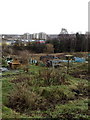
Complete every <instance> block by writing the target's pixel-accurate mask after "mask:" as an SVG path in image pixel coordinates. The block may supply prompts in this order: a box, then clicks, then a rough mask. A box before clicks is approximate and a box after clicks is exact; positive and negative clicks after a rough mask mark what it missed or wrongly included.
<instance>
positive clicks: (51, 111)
mask: <svg viewBox="0 0 90 120" xmlns="http://www.w3.org/2000/svg"><path fill="white" fill-rule="evenodd" d="M77 68H78V67H77ZM44 69H46V68H45V67H39V66H34V65H30V66H29V73H24V72H23V71H22V70H19V73H20V75H14V74H16V73H14V72H13V73H14V74H13V76H9V77H7V76H4V77H3V78H2V93H3V118H57V117H59V118H62V119H65V117H66V118H67V119H68V118H69V117H71V118H80V119H83V118H87V119H90V118H89V117H88V99H87V96H86V95H85V93H84V92H83V91H84V90H86V87H87V86H88V81H87V80H86V79H81V78H76V77H73V76H71V75H65V81H67V83H68V84H65V83H63V84H50V85H48V84H46V85H45V83H44V79H45V80H46V79H47V78H46V75H48V72H47V73H45V70H44ZM82 69H84V67H82ZM47 70H48V69H46V71H47ZM40 71H42V72H43V74H39V73H40ZM57 71H58V70H57ZM57 71H56V72H57ZM60 72H61V71H60ZM21 73H23V74H21ZM44 74H45V76H44ZM55 74H56V73H55ZM3 75H12V73H11V72H10V71H8V72H7V73H3ZM61 75H62V74H61V73H60V74H58V73H57V79H58V78H59V77H58V76H61ZM48 76H49V77H53V76H52V75H48ZM49 77H48V78H49ZM22 78H23V79H22ZM13 80H20V82H17V81H16V82H12V81H13ZM81 88H82V91H80V90H81ZM73 89H74V90H79V91H80V92H82V95H81V96H80V95H77V93H76V92H73V91H72V90H73ZM20 91H21V92H20ZM86 92H87V90H86ZM17 93H18V98H19V97H20V98H22V99H21V100H23V97H24V98H25V100H26V104H28V107H26V108H25V110H24V111H23V112H21V111H17V110H16V109H11V108H12V107H10V106H9V105H10V101H9V98H10V99H11V102H12V103H15V102H17V101H15V100H16V98H17ZM21 102H22V101H21ZM30 105H31V106H30ZM22 106H23V104H22ZM32 106H33V107H32ZM33 108H34V109H33Z"/></svg>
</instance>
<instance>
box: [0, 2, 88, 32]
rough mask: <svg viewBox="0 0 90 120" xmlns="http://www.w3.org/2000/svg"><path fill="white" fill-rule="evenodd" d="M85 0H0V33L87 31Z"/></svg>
mask: <svg viewBox="0 0 90 120" xmlns="http://www.w3.org/2000/svg"><path fill="white" fill-rule="evenodd" d="M88 1H89V0H0V34H23V33H27V32H28V33H38V32H45V33H47V34H59V33H60V31H61V28H66V29H67V30H68V32H69V33H71V32H72V33H76V32H78V31H81V32H82V33H85V32H86V31H88Z"/></svg>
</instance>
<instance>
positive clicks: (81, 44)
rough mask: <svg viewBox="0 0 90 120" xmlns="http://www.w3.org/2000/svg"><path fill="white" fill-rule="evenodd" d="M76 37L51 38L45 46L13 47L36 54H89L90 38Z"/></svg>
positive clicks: (77, 35)
mask: <svg viewBox="0 0 90 120" xmlns="http://www.w3.org/2000/svg"><path fill="white" fill-rule="evenodd" d="M75 36H76V37H68V36H67V35H63V36H62V37H60V35H58V37H57V38H52V39H51V38H49V39H48V40H47V41H46V43H45V44H39V43H38V44H36V43H32V44H31V43H28V44H27V45H26V46H24V45H23V44H21V45H18V43H16V44H14V45H13V49H17V50H28V51H31V52H34V53H44V52H46V53H60V52H89V51H90V36H89V35H88V36H87V37H86V36H85V35H84V34H79V33H76V34H75Z"/></svg>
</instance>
